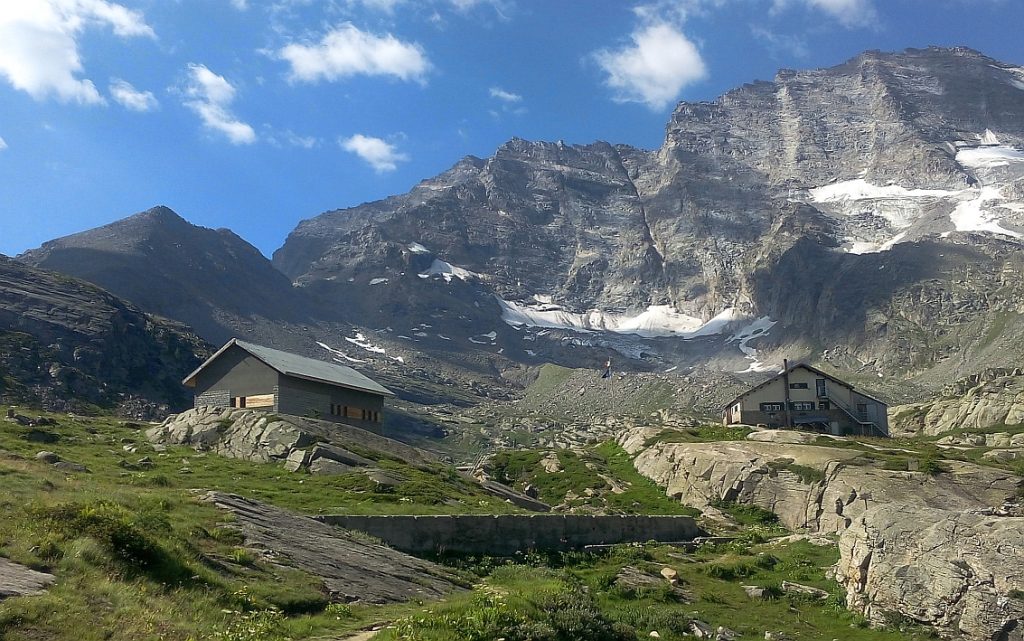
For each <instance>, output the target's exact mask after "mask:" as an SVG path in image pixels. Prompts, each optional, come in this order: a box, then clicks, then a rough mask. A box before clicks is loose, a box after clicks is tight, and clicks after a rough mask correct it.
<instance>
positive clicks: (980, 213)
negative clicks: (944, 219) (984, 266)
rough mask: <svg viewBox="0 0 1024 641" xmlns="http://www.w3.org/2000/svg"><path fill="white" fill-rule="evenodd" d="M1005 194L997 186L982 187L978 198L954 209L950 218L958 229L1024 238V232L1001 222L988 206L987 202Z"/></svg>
mask: <svg viewBox="0 0 1024 641" xmlns="http://www.w3.org/2000/svg"><path fill="white" fill-rule="evenodd" d="M1002 199H1003V195H1002V194H1001V193H999V190H998V189H997V188H995V187H982V188H981V189H980V190H979V192H978V196H977V198H974V199H972V200H967V201H964V202H962V203H960V204H959V205H957V207H956V209H954V210H953V213H951V214H950V215H949V219H950V220H951V221H953V224H954V225H955V226H956V230H957V231H981V232H989V233H992V234H1004V235H1006V236H1012V237H1013V238H1024V234H1020V233H1018V232H1015V231H1011V230H1009V229H1006V228H1005V227H1003V226H1002V225H1000V224H999V218H998V217H997V216H996V215H995V214H993V213H992V211H991V209H988V208H987V207H986V203H989V202H992V201H996V200H1002Z"/></svg>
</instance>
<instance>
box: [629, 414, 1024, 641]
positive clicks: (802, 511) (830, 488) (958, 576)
mask: <svg viewBox="0 0 1024 641" xmlns="http://www.w3.org/2000/svg"><path fill="white" fill-rule="evenodd" d="M659 432H660V430H659V429H655V428H641V429H637V430H633V431H631V432H629V433H626V434H623V435H622V436H621V437H620V439H619V443H620V444H621V445H622V446H623V448H624V449H626V450H627V451H628V452H630V453H634V454H636V459H635V466H636V469H637V470H638V471H639V472H640V473H641V474H643V475H644V476H646V477H648V478H650V479H652V480H654V481H655V482H657V483H658V484H659V485H660V486H662V487H664V488H665V491H666V493H667V494H668V495H669V496H672V497H675V498H678V499H679V500H680V501H682V502H683V503H685V504H688V505H692V506H695V507H698V508H700V509H702V510H704V511H705V512H706V513H709V514H712V515H713V514H714V513H715V506H716V505H721V504H720V503H719V501H724V502H726V503H729V502H734V503H739V504H743V505H755V506H758V507H760V508H763V509H765V510H770V511H772V512H774V513H775V514H777V515H778V517H779V520H780V522H781V523H782V524H783V525H785V526H786V527H787V528H790V529H795V530H803V531H805V532H806V531H809V532H818V533H826V534H834V535H839V549H840V561H839V563H838V564H837V565H836V568H835V577H836V580H837V581H838V582H839V583H840V584H841V585H842V586H843V587H844V588H845V589H846V592H847V601H848V605H849V607H851V608H852V609H854V610H856V611H859V612H861V613H862V614H864V615H865V616H866V617H867V618H868V619H869V620H870V621H872V622H873V623H877V624H891V623H892V622H893V621H894V620H899V619H901V618H906V619H911V620H913V621H916V622H918V623H921V624H924V625H928V626H931V627H933V628H934V629H935V630H936V631H937V632H938V633H939V634H941V635H942V636H943V637H948V638H958V639H961V638H962V639H969V640H972V641H974V640H976V641H983V640H991V639H999V640H1003V641H1013V640H1019V639H1022V638H1024V637H1022V636H1021V634H1022V629H1021V628H1020V627H1019V626H1020V622H1021V620H1022V617H1024V601H1022V600H1021V598H1020V595H1021V591H1022V589H1024V588H1022V587H1021V586H1022V581H1024V574H1022V570H1021V564H1020V562H1019V554H1018V553H1017V550H1019V547H1020V545H1021V544H1022V537H1024V518H1020V511H1021V508H1020V505H1019V504H1018V503H1017V495H1018V489H1017V485H1018V483H1019V482H1020V478H1019V477H1017V476H1016V475H1014V474H1011V473H1009V472H1007V471H1004V470H1000V469H996V468H991V467H985V466H980V465H975V464H972V463H966V462H960V461H953V460H945V461H943V462H942V464H941V465H942V471H941V473H939V474H937V475H935V474H933V473H932V472H934V470H932V472H927V471H924V470H922V471H910V470H909V469H907V468H909V467H913V465H910V463H912V462H914V459H913V456H915V454H914V453H913V452H911V451H909V450H905V449H899V448H885V447H877V448H875V447H871V446H868V447H860V448H856V449H855V448H851V447H849V446H850V445H852V443H850V442H848V441H847V442H844V441H842V440H837V441H834V442H835V443H836V445H837V447H824V446H820V445H813V444H812V443H813V442H816V437H815V436H814V435H810V434H803V433H798V432H785V431H765V432H754V433H752V434H750V435H749V436H748V440H746V441H731V442H713V443H670V442H652V441H657V437H658V436H659ZM976 436H977V435H976ZM1002 436H1004V437H1005V439H995V440H998V441H999V442H1000V443H1001V442H1002V441H1003V440H1005V441H1006V442H1007V443H1011V442H1012V440H1013V437H1011V436H1010V435H1002ZM981 440H982V441H983V442H984V441H985V440H986V439H985V438H984V436H983V435H982V439H981ZM1011 444H1012V443H1011ZM875 454H880V455H883V456H890V457H891V456H893V455H895V456H900V455H906V454H911V458H910V459H907V460H904V461H900V463H902V466H903V467H904V469H903V470H896V469H889V468H891V467H894V466H893V465H891V464H892V463H894V462H895V461H893V460H890V461H889V463H890V465H883V464H880V461H878V460H874V459H875V456H874V455H875Z"/></svg>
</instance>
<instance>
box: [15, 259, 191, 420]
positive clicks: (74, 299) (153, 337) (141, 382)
mask: <svg viewBox="0 0 1024 641" xmlns="http://www.w3.org/2000/svg"><path fill="white" fill-rule="evenodd" d="M208 350H209V346H208V345H207V344H206V343H204V342H203V341H202V340H201V339H199V338H198V337H196V336H195V335H194V334H192V333H190V332H189V331H188V329H187V328H185V327H184V326H182V325H180V324H178V323H174V322H171V321H168V320H165V319H160V318H157V317H154V316H150V315H147V314H144V313H143V312H141V311H140V310H139V309H138V308H136V307H134V306H133V305H131V304H129V303H126V302H124V301H123V300H120V299H119V298H117V297H115V296H113V295H111V294H110V293H108V292H106V291H104V290H102V289H100V288H98V287H96V286H94V285H90V284H88V283H85V282H83V281H80V280H77V279H74V278H68V277H67V276H62V275H59V274H56V273H53V272H50V271H46V270H42V269H34V268H31V267H27V266H25V265H23V264H21V263H18V262H15V261H13V260H11V259H9V258H5V257H0V373H2V375H3V378H2V379H0V399H2V401H3V402H5V403H22V402H29V403H33V404H36V403H38V404H42V405H43V406H44V407H46V408H48V409H52V410H58V411H68V410H80V409H81V408H83V407H87V406H88V405H99V406H103V407H108V408H120V409H121V410H122V411H123V412H126V413H129V414H133V415H138V416H140V417H144V418H150V417H152V416H154V415H159V414H161V413H166V412H167V410H168V408H169V407H170V408H174V409H177V408H181V407H183V406H185V405H187V404H188V403H189V401H190V400H191V396H190V395H188V394H186V390H185V388H184V387H183V386H182V385H181V379H182V378H184V377H185V375H186V374H188V372H190V371H191V370H192V369H194V368H195V367H196V366H198V364H199V363H200V362H201V357H203V356H206V355H208V354H209V351H208Z"/></svg>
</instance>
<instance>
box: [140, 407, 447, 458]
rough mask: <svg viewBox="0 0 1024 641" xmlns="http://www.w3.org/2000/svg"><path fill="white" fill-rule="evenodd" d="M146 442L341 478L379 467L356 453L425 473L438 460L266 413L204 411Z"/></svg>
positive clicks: (163, 427) (345, 430) (174, 420)
mask: <svg viewBox="0 0 1024 641" xmlns="http://www.w3.org/2000/svg"><path fill="white" fill-rule="evenodd" d="M146 437H147V438H149V440H150V441H152V442H154V443H163V444H166V445H190V446H192V447H194V448H196V449H197V450H201V451H210V452H214V453H216V454H220V455H222V456H228V457H231V458H238V459H244V460H247V461H255V462H258V463H271V462H281V463H283V464H284V466H285V468H286V469H288V470H289V471H291V472H296V471H299V470H309V471H311V472H313V473H322V474H337V473H341V472H345V471H348V470H350V469H352V468H353V467H369V466H371V465H372V464H373V461H372V460H371V459H369V458H367V457H364V456H361V455H359V454H356V453H355V452H353V451H352V450H353V449H355V450H360V451H376V452H381V453H384V454H386V455H387V456H389V457H394V458H397V459H400V460H402V461H404V462H406V463H408V464H410V465H414V466H419V467H423V466H428V465H430V464H432V463H434V462H435V460H436V459H435V458H434V457H433V456H432V455H431V454H429V453H427V452H425V451H423V450H420V449H417V448H415V447H412V446H411V445H406V444H405V443H400V442H398V441H395V440H393V439H389V438H387V437H384V436H380V435H379V434H374V433H373V432H369V431H367V430H363V429H360V428H358V427H352V426H351V425H342V424H339V423H332V422H329V421H318V420H314V419H308V418H303V417H299V416H290V415H286V414H272V413H269V412H264V411H260V410H246V409H232V408H218V407H198V408H196V409H193V410H189V411H187V412H182V413H181V414H175V415H172V416H169V417H167V419H166V420H164V422H163V423H161V424H160V425H158V426H156V427H153V428H151V429H149V430H147V432H146ZM318 461H321V462H320V463H319V464H318V463H317V462H318ZM327 461H330V462H331V463H335V464H331V463H327Z"/></svg>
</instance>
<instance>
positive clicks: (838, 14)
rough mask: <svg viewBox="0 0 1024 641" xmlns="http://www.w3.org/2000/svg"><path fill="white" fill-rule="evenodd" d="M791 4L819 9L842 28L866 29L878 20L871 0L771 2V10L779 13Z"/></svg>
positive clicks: (781, 0)
mask: <svg viewBox="0 0 1024 641" xmlns="http://www.w3.org/2000/svg"><path fill="white" fill-rule="evenodd" d="M792 4H803V5H805V6H808V7H811V8H814V9H819V10H821V11H824V12H825V13H827V14H829V15H831V16H832V17H833V18H835V19H836V20H838V21H839V23H840V24H842V25H843V26H844V27H849V28H853V27H866V26H869V25H871V24H874V23H875V22H876V21H877V20H878V12H877V11H875V6H874V4H873V2H872V0H773V2H772V10H773V11H781V10H783V9H785V8H786V7H788V6H790V5H792Z"/></svg>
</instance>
